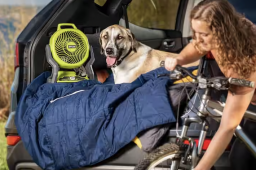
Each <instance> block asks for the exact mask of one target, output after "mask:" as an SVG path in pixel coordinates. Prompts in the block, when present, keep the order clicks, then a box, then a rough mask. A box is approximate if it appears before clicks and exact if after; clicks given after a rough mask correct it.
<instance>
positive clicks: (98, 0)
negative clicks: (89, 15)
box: [94, 0, 107, 6]
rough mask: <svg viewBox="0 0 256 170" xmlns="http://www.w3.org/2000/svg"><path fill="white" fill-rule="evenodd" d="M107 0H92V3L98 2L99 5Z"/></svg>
mask: <svg viewBox="0 0 256 170" xmlns="http://www.w3.org/2000/svg"><path fill="white" fill-rule="evenodd" d="M106 1H107V0H94V3H96V4H98V5H99V6H103V5H104V4H105V3H106Z"/></svg>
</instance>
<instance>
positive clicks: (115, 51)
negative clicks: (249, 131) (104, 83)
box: [99, 25, 198, 84]
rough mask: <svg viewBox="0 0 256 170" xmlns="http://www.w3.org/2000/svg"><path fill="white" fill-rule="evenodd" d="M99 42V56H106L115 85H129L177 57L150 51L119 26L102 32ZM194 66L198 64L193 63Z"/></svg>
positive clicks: (127, 30) (149, 48)
mask: <svg viewBox="0 0 256 170" xmlns="http://www.w3.org/2000/svg"><path fill="white" fill-rule="evenodd" d="M99 42H100V46H101V54H104V55H105V56H106V63H107V66H108V67H110V68H111V70H112V72H113V76H114V82H115V84H121V83H131V82H132V81H134V80H135V79H137V78H138V77H139V76H140V75H141V74H145V73H147V72H149V71H151V70H154V69H156V68H159V67H160V62H161V61H164V60H165V59H166V57H177V56H178V54H175V53H169V52H164V51H160V50H155V49H152V48H151V47H149V46H147V45H145V44H143V43H141V42H139V41H137V40H136V38H135V36H134V34H132V32H131V31H130V30H129V29H127V28H124V27H123V26H120V25H111V26H109V27H107V28H105V29H104V30H102V31H101V33H100V38H99ZM195 64H198V63H193V65H195ZM190 65H191V64H190ZM190 65H189V66H190Z"/></svg>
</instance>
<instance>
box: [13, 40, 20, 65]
mask: <svg viewBox="0 0 256 170" xmlns="http://www.w3.org/2000/svg"><path fill="white" fill-rule="evenodd" d="M19 57H20V56H19V43H16V47H15V61H14V69H16V68H17V67H19Z"/></svg>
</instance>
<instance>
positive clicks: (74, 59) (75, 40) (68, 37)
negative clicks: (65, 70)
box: [55, 31, 88, 64]
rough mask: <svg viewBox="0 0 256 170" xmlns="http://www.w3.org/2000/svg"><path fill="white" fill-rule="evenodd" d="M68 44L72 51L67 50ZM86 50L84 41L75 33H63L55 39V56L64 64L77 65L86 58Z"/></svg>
mask: <svg viewBox="0 0 256 170" xmlns="http://www.w3.org/2000/svg"><path fill="white" fill-rule="evenodd" d="M69 44H72V45H73V49H68V47H69ZM87 50H88V49H87V46H86V41H85V40H84V39H83V37H82V36H81V35H80V34H79V33H77V32H75V31H65V32H63V33H61V34H60V35H59V36H58V37H57V39H56V44H55V51H56V54H57V56H58V57H59V58H60V59H61V60H62V61H64V62H66V63H69V64H76V63H79V62H80V61H81V60H82V59H83V58H84V57H85V56H86V51H87Z"/></svg>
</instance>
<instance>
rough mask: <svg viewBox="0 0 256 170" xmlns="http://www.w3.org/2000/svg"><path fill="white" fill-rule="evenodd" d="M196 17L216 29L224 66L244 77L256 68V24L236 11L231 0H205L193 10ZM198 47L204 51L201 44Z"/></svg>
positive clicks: (192, 13)
mask: <svg viewBox="0 0 256 170" xmlns="http://www.w3.org/2000/svg"><path fill="white" fill-rule="evenodd" d="M192 19H197V20H202V21H205V22H207V23H208V25H209V28H210V29H211V30H212V31H213V36H214V38H215V40H216V44H217V45H218V46H217V48H218V56H219V57H218V58H219V59H218V61H217V62H218V64H219V65H220V66H222V67H223V68H227V69H233V71H234V72H236V73H237V74H238V75H239V76H240V77H243V78H248V77H249V76H250V75H251V74H252V73H253V72H255V71H256V66H255V64H256V62H255V61H256V59H255V58H256V26H255V25H254V24H253V23H252V22H250V21H249V20H248V19H246V18H245V17H244V16H243V15H241V14H240V13H238V12H236V10H235V8H234V7H233V6H232V5H231V4H230V3H229V2H228V1H227V0H204V1H201V2H200V3H199V4H198V5H196V6H195V7H194V8H193V10H192V11H191V14H190V20H192ZM193 37H194V38H195V35H193ZM195 47H196V49H198V50H199V52H200V51H201V50H200V48H199V46H198V44H196V43H195ZM227 69H226V70H227ZM224 72H225V70H224Z"/></svg>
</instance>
